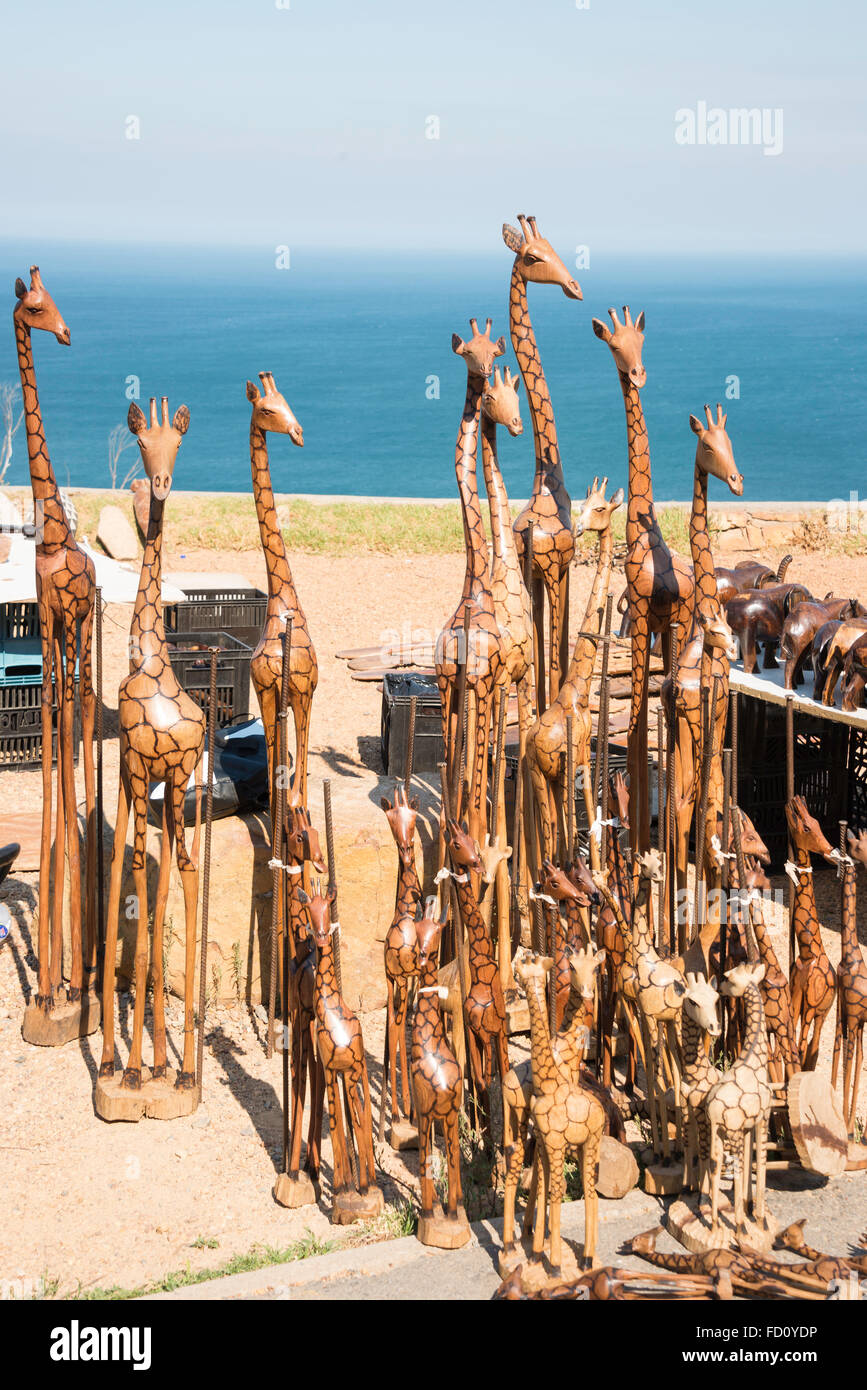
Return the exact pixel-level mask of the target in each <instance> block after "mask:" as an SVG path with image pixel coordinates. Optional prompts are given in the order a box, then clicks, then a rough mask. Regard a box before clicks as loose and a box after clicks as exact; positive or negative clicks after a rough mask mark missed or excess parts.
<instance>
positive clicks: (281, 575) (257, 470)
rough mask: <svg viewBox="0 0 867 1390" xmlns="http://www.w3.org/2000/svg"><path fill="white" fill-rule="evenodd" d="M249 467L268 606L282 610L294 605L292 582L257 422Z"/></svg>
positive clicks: (252, 428) (265, 447)
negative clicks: (266, 584) (265, 577)
mask: <svg viewBox="0 0 867 1390" xmlns="http://www.w3.org/2000/svg"><path fill="white" fill-rule="evenodd" d="M250 470H251V472H252V475H253V497H254V498H255V501H256V516H257V518H258V520H259V535H260V536H261V538H262V549H263V550H264V552H265V568H266V570H267V572H268V609H269V611H271V609H272V607H275V608H279V609H281V610H284V609H285V608H287V607H291V608H295V607H297V597H296V594H295V585H294V584H293V582H292V572H291V570H290V569H289V561H288V559H287V558H286V546H285V545H284V543H283V533H282V531H281V530H280V526H279V524H278V522H277V508H276V506H275V504H274V493H273V490H272V488H271V468H270V466H269V463H268V444H267V441H266V439H265V431H264V430H260V429H259V428H258V426H257V425H254V424H251V425H250Z"/></svg>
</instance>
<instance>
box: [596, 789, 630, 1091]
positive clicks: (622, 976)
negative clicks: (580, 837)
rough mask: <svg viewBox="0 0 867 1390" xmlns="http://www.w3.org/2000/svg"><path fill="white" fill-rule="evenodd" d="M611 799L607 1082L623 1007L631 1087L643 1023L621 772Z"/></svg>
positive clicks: (603, 910)
mask: <svg viewBox="0 0 867 1390" xmlns="http://www.w3.org/2000/svg"><path fill="white" fill-rule="evenodd" d="M609 796H610V804H611V805H613V806H615V807H617V814H616V815H615V816H614V817H613V819H614V821H615V824H614V826H612V833H611V834H610V835H608V837H607V841H606V847H605V860H606V862H605V873H606V883H607V886H608V890H609V892H610V893H612V894H613V896H614V897H615V898H616V900H617V905H618V907H619V909H620V911H619V914H615V913H614V912H613V911H612V910H611V908H610V907H609V905H608V903H607V901H605V900H604V899H603V902H602V904H601V906H600V909H599V913H598V915H597V918H596V939H597V940H598V941H601V943H602V945H603V946H604V947H605V975H604V977H603V983H602V990H601V994H600V1003H599V1018H600V1032H601V1034H602V1083H603V1085H605V1086H610V1085H611V1084H612V1082H613V1080H614V1021H615V1016H616V1014H617V1012H618V1010H619V1011H620V1015H621V1019H622V1021H623V1023H624V1024H625V1027H626V1033H627V1056H626V1088H627V1090H631V1089H632V1087H633V1086H634V1085H635V1057H636V1050H637V1049H639V1050H640V1048H639V1040H640V1034H639V1028H638V1019H637V1016H636V1009H637V1001H638V974H637V972H636V970H635V967H634V966H633V965H632V964H630V963H628V962H627V960H626V935H627V934H626V932H624V930H623V927H622V925H621V924H625V923H626V922H629V921H630V920H631V918H632V876H631V874H629V873H628V871H627V868H626V861H625V859H624V855H623V847H622V845H621V843H620V835H619V834H618V830H619V829H620V827H625V828H627V829H628V827H629V788H628V787H627V785H626V780H625V778H624V776H623V773H622V772H616V773H615V774H614V776H613V777H611V778H610V779H609Z"/></svg>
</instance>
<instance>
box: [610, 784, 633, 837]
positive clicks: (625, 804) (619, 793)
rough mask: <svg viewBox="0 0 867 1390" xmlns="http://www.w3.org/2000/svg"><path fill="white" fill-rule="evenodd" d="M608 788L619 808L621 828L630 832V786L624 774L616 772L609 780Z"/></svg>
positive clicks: (618, 817) (618, 814)
mask: <svg viewBox="0 0 867 1390" xmlns="http://www.w3.org/2000/svg"><path fill="white" fill-rule="evenodd" d="M608 788H609V791H610V794H611V799H612V801H613V802H614V804H615V806H616V807H617V819H618V820H619V821H620V824H621V826H623V827H624V828H625V829H626V830H628V829H629V786H628V784H627V781H626V778H625V777H624V776H623V773H622V772H615V774H614V776H613V777H611V778H609V781H608Z"/></svg>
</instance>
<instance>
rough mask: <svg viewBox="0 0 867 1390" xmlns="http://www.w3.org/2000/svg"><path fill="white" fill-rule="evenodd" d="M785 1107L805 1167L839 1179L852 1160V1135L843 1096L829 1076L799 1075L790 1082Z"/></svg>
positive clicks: (797, 1073) (793, 1137)
mask: <svg viewBox="0 0 867 1390" xmlns="http://www.w3.org/2000/svg"><path fill="white" fill-rule="evenodd" d="M786 1107H787V1109H788V1112H789V1124H790V1125H791V1129H792V1139H793V1140H794V1143H795V1148H796V1149H797V1151H798V1157H799V1159H800V1160H801V1162H802V1164H803V1165H804V1167H805V1168H807V1169H809V1171H810V1172H811V1173H821V1174H822V1176H823V1177H826V1178H836V1177H839V1175H840V1173H842V1172H845V1169H846V1165H847V1159H848V1157H849V1136H848V1134H847V1132H846V1121H845V1119H844V1117H843V1106H842V1104H841V1103H840V1097H839V1096H838V1095H837V1093H836V1092H835V1091H832V1089H831V1084H830V1082H829V1081H828V1079H827V1077H824V1076H820V1075H819V1073H818V1072H815V1071H800V1072H796V1073H795V1075H794V1076H793V1077H792V1078H791V1080H790V1081H789V1085H788V1090H787V1093H786Z"/></svg>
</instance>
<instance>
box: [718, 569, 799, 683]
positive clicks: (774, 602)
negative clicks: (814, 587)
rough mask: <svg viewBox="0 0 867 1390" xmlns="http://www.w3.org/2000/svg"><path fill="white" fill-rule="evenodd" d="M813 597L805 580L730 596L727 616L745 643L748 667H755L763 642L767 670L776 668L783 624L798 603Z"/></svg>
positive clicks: (742, 647)
mask: <svg viewBox="0 0 867 1390" xmlns="http://www.w3.org/2000/svg"><path fill="white" fill-rule="evenodd" d="M812 598H813V595H812V594H811V593H810V592H809V590H807V589H805V588H804V586H803V584H772V585H769V586H768V587H767V588H764V589H752V590H751V591H750V592H749V593H747V594H737V595H736V596H735V597H734V598H732V599H729V601H728V603H727V604H726V618H727V619H728V625H729V627H730V628H731V630H732V632H733V633H734V635H735V637H737V639H738V641H739V642H740V644H741V656H742V657H743V660H744V670H745V671H755V669H756V664H757V663H756V652H757V648H758V647H759V646H761V647H763V648H764V662H763V668H764V670H766V671H773V670H776V667H777V662H776V659H775V657H774V650H775V648H776V646H777V644H778V643H779V641H780V638H781V637H782V635H783V624H784V622H785V621H786V618H787V617H788V616H789V614H790V613H791V611H792V609H793V608H794V607H795V606H796V605H797V604H799V603H809V602H812Z"/></svg>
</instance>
